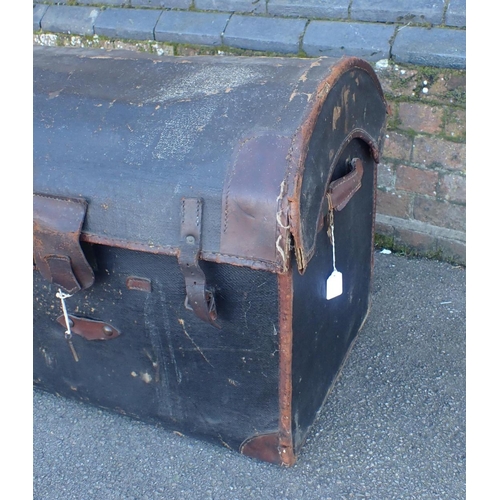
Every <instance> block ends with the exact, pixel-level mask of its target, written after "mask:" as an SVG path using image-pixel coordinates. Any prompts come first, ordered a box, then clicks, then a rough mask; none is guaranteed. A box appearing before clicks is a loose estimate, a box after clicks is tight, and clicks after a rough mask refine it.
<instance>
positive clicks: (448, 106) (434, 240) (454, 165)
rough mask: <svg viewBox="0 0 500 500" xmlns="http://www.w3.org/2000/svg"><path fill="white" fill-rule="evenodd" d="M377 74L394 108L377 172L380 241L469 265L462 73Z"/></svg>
mask: <svg viewBox="0 0 500 500" xmlns="http://www.w3.org/2000/svg"><path fill="white" fill-rule="evenodd" d="M377 72H378V76H379V78H380V80H381V82H382V85H383V88H384V92H385V95H386V98H387V100H388V103H389V105H390V109H391V116H390V118H389V122H388V128H387V134H386V140H385V146H384V152H383V155H382V161H381V163H380V165H379V169H378V193H377V197H378V199H377V226H376V230H377V233H378V236H379V237H378V242H379V244H380V245H384V246H388V247H390V248H393V249H399V250H404V251H407V252H409V253H416V254H423V255H429V256H433V257H438V258H442V259H445V260H451V261H454V262H457V263H462V264H465V230H466V227H465V222H466V211H465V209H466V197H465V192H466V189H465V188H466V181H465V175H466V173H465V160H466V146H465V139H466V120H465V118H466V115H465V80H466V75H465V71H451V70H439V69H431V68H415V67H414V68H410V67H403V66H401V65H391V66H387V67H385V68H383V69H381V68H379V69H377Z"/></svg>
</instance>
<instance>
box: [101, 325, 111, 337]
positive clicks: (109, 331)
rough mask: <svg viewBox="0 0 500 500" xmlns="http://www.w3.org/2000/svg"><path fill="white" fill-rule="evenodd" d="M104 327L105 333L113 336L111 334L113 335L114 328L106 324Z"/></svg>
mask: <svg viewBox="0 0 500 500" xmlns="http://www.w3.org/2000/svg"><path fill="white" fill-rule="evenodd" d="M102 329H103V331H104V335H106V336H108V337H111V335H113V328H111V327H110V326H108V325H106V326H104V327H103V328H102Z"/></svg>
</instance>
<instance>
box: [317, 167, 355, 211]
mask: <svg viewBox="0 0 500 500" xmlns="http://www.w3.org/2000/svg"><path fill="white" fill-rule="evenodd" d="M362 178H363V162H362V161H361V160H360V159H359V158H354V159H353V160H352V161H351V171H350V172H349V173H348V174H346V175H344V176H343V177H341V178H340V179H337V180H335V181H333V182H331V183H330V185H329V186H328V190H327V192H326V197H327V199H328V208H329V209H330V210H336V211H337V212H338V211H339V210H342V209H343V208H344V207H345V206H346V205H347V203H349V200H350V199H351V198H352V197H353V196H354V193H356V191H357V190H358V189H359V188H360V187H361V179H362Z"/></svg>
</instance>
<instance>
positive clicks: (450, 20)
mask: <svg viewBox="0 0 500 500" xmlns="http://www.w3.org/2000/svg"><path fill="white" fill-rule="evenodd" d="M465 2H466V0H450V3H449V4H448V9H447V10H446V17H445V24H446V25H447V26H458V27H460V28H465V21H466V7H465Z"/></svg>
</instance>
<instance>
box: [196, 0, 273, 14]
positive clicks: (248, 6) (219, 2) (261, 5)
mask: <svg viewBox="0 0 500 500" xmlns="http://www.w3.org/2000/svg"><path fill="white" fill-rule="evenodd" d="M194 6H195V8H197V9H200V10H218V11H223V12H245V13H252V14H265V12H266V1H265V0H194Z"/></svg>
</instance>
